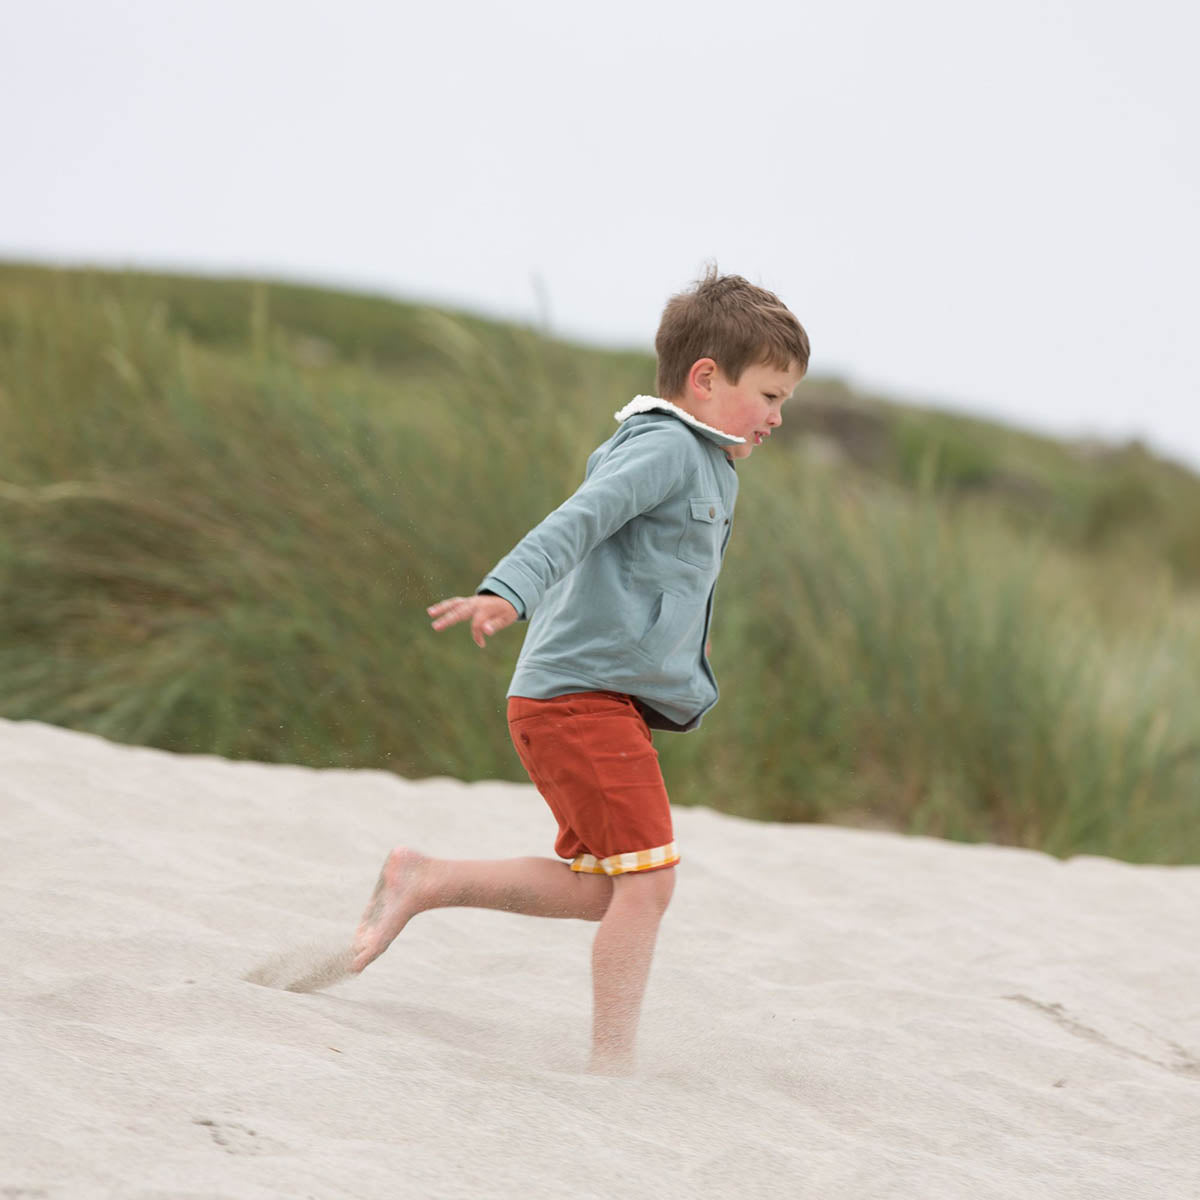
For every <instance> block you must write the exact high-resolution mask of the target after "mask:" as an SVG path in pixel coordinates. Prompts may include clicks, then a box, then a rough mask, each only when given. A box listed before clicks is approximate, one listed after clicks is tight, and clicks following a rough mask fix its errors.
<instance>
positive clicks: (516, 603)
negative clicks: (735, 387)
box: [477, 422, 690, 617]
mask: <svg viewBox="0 0 1200 1200" xmlns="http://www.w3.org/2000/svg"><path fill="white" fill-rule="evenodd" d="M689 436H690V435H689ZM687 444H688V443H687V439H686V438H683V439H681V438H680V436H679V431H678V429H676V428H675V422H670V423H669V424H664V423H660V422H653V423H649V424H645V425H638V426H635V427H634V428H633V429H631V430H630V435H629V436H628V437H627V438H625V440H624V441H622V442H620V443H619V444H618V445H616V446H614V447H613V448H612V450H611V451H610V452H609V454H608V456H607V458H605V460H604V461H603V462H602V463H600V464H599V466H597V467H596V469H595V470H594V471H593V472H592V474H591V475H589V476H588V478H587V479H585V480H584V482H583V483H582V484H581V485H580V486H579V488H578V490H577V491H576V492H575V493H574V494H573V495H572V496H571V497H570V498H569V499H567V500H566V501H564V503H562V504H560V505H559V507H558V508H556V509H555V510H554V511H553V512H552V513H551V514H550V515H549V516H548V517H546V518H545V520H543V521H542V522H541V523H540V524H539V525H537V526H535V527H534V528H533V529H532V530H530V531H529V533H527V534H526V535H525V536H524V537H523V538H522V539H521V540H520V542H518V543H517V545H516V546H515V547H514V548H513V549H512V550H511V551H510V552H509V553H508V554H506V555H505V556H504V558H502V559H501V560H500V561H499V562H498V563H497V564H496V566H495V567H493V568H492V570H491V571H490V572H489V573H488V575H487V576H486V577H485V578H484V580H483V582H482V583H481V584H480V585H479V588H478V591H479V592H480V593H484V592H491V593H493V595H492V596H490V597H489V596H479V597H477V598H479V599H503V600H504V601H505V602H507V603H508V604H511V605H512V607H513V608H514V610H515V611H516V613H517V615H518V616H520V617H528V616H529V615H530V613H532V612H533V610H534V609H535V608H536V607H537V606H538V604H539V603H540V602H541V599H542V597H543V596H544V595H545V593H546V589H547V588H549V587H550V586H551V585H552V584H554V583H557V582H558V581H559V580H560V579H562V577H563V576H564V575H566V574H568V572H570V571H572V570H573V569H574V568H575V567H576V566H578V564H579V563H580V562H581V561H582V560H583V559H584V557H585V556H586V555H587V554H588V552H589V551H591V550H592V548H593V547H594V546H596V545H597V544H598V543H599V542H601V541H603V540H604V539H605V538H606V537H609V536H611V535H612V534H613V533H615V532H616V531H617V530H618V529H620V528H621V526H622V525H624V524H625V523H626V522H627V521H630V520H632V519H633V518H634V517H636V516H638V515H639V514H641V513H644V512H646V511H648V510H649V509H651V508H654V507H655V506H656V505H658V504H660V503H661V502H662V501H663V500H664V499H665V498H666V497H667V496H669V495H670V494H671V492H672V491H674V490H675V489H676V488H677V487H678V486H679V484H680V483H681V482H682V481H683V479H684V478H685V476H686V474H687V473H688V471H689V468H690V463H689V459H688V455H687V452H686V446H687Z"/></svg>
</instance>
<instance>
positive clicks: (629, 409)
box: [613, 396, 746, 446]
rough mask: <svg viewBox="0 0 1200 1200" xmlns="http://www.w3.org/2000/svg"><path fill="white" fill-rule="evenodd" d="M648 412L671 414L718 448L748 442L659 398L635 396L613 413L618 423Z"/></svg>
mask: <svg viewBox="0 0 1200 1200" xmlns="http://www.w3.org/2000/svg"><path fill="white" fill-rule="evenodd" d="M648 412H665V413H670V414H671V416H673V417H678V418H679V419H680V420H681V421H682V422H683V423H684V424H685V425H690V426H691V427H692V428H693V429H695V430H696V431H697V432H699V433H702V434H704V436H705V437H706V438H708V440H709V441H710V442H716V443H717V445H718V446H738V445H742V444H744V443H745V441H746V439H745V438H740V437H735V436H734V435H733V434H732V433H724V432H722V431H721V430H720V429H714V428H713V427H712V426H711V425H705V424H704V422H703V421H697V420H696V418H695V417H693V416H692V414H691V413H690V412H688V411H687V410H686V409H682V408H680V407H679V405H678V404H672V403H671V402H670V400H660V399H659V398H658V397H657V396H634V398H633V399H632V400H630V402H629V403H628V404H627V405H625V407H624V408H622V409H621V410H620V411H619V412H615V413H613V416H614V417H615V418H616V419H617V420H618V421H625V420H627V419H628V418H629V417H636V416H637V415H638V413H648Z"/></svg>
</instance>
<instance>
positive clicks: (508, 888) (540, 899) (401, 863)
mask: <svg viewBox="0 0 1200 1200" xmlns="http://www.w3.org/2000/svg"><path fill="white" fill-rule="evenodd" d="M613 893H614V887H613V881H612V880H610V879H609V878H608V876H606V875H589V874H583V873H579V872H576V871H572V870H571V868H570V866H569V865H568V864H567V863H564V862H558V861H556V860H555V859H552V858H506V859H493V860H486V859H482V860H454V859H439V858H428V857H426V856H425V855H423V854H418V853H417V852H416V851H415V850H409V849H408V848H407V847H404V846H398V847H397V848H396V849H395V850H393V851H392V852H391V854H389V855H388V857H387V861H386V862H385V863H384V864H383V870H382V871H381V872H380V873H379V882H378V883H377V884H376V885H375V892H374V895H372V897H371V900H370V903H368V905H367V908H366V911H365V912H364V913H363V917H362V921H361V923H360V924H359V927H358V931H357V933H356V934H355V938H354V962H353V965H352V966H351V970H352V971H361V970H362V969H363V968H364V967H365V966H367V964H368V963H370V962H372V961H374V960H375V959H376V958H378V957H379V956H380V955H381V954H382V953H383V952H384V951H385V950H386V949H387V948H388V946H390V945H391V943H392V940H393V939H394V938H395V937H396V935H397V934H398V933H399V932H400V931H401V930H402V929H403V928H404V926H405V925H407V924H408V922H409V921H410V920H411V919H412V918H413V917H415V916H416V915H417V913H420V912H427V911H428V910H429V909H431V908H463V907H469V908H493V909H499V910H501V911H503V912H514V913H523V914H525V915H527V916H533V917H574V918H576V919H577V920H582V921H599V920H600V919H601V918H602V917H603V916H604V914H605V912H606V911H607V909H608V906H609V901H610V900H611V899H612V897H613ZM651 945H653V942H652V943H651Z"/></svg>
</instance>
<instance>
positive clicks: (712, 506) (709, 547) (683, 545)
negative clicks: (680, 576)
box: [675, 496, 729, 567]
mask: <svg viewBox="0 0 1200 1200" xmlns="http://www.w3.org/2000/svg"><path fill="white" fill-rule="evenodd" d="M728 524H729V522H728V521H727V520H726V519H725V511H724V509H723V508H722V507H721V499H720V497H719V496H697V497H694V498H693V499H691V500H689V501H688V506H687V514H686V516H685V518H684V528H683V536H682V537H680V539H679V549H678V550H676V552H675V553H676V554H677V555H678V557H679V558H681V559H683V561H684V562H686V563H691V564H692V565H693V566H695V567H712V566H714V565H715V564H716V562H717V559H718V558H719V557H720V555H721V538H722V536H723V535H724V532H725V526H726V525H728Z"/></svg>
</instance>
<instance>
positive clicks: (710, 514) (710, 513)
mask: <svg viewBox="0 0 1200 1200" xmlns="http://www.w3.org/2000/svg"><path fill="white" fill-rule="evenodd" d="M708 515H709V516H710V517H715V516H716V515H717V510H716V509H715V508H710V509H709V510H708Z"/></svg>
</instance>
